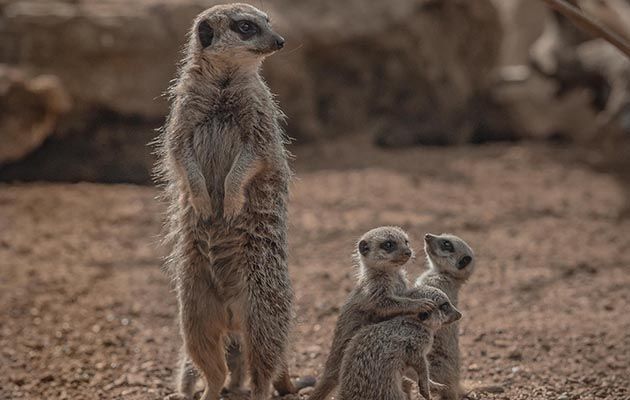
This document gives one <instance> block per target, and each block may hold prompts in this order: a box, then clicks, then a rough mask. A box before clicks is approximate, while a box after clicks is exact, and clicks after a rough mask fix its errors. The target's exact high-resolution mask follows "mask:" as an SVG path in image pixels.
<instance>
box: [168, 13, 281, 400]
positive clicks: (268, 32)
mask: <svg viewBox="0 0 630 400" xmlns="http://www.w3.org/2000/svg"><path fill="white" fill-rule="evenodd" d="M283 45H284V39H283V38H282V37H281V36H280V35H278V34H277V33H275V32H274V31H273V30H272V28H271V26H270V24H269V18H268V16H267V15H266V14H265V13H263V12H261V11H260V10H258V9H256V8H255V7H252V6H250V5H247V4H227V5H218V6H215V7H212V8H210V9H208V10H206V11H204V12H202V13H201V14H199V15H198V16H197V17H196V19H195V21H194V23H193V26H192V29H191V31H190V34H189V41H188V44H187V46H186V51H185V53H186V55H185V57H184V59H183V61H182V65H181V68H180V71H179V76H178V77H177V79H176V80H175V83H174V85H173V86H172V87H171V89H170V95H171V111H170V114H169V116H168V119H167V122H166V125H165V126H164V128H163V129H162V132H161V135H160V137H159V139H158V154H159V156H160V160H159V162H158V166H157V168H156V172H157V175H158V177H159V178H160V179H161V180H162V182H163V184H164V186H165V191H164V192H165V198H166V199H167V201H168V202H169V204H170V207H169V209H168V214H169V218H168V221H167V226H166V228H167V231H168V233H167V235H166V239H167V240H166V242H167V243H170V244H172V247H173V249H172V252H171V254H170V256H169V258H168V263H167V267H168V268H167V270H168V271H169V272H171V274H172V277H173V280H174V282H175V286H176V291H177V297H178V300H179V314H180V316H179V319H180V327H181V334H182V337H183V342H184V349H183V353H184V355H183V357H182V367H181V373H180V378H179V392H180V394H179V395H180V396H181V397H189V398H190V397H192V395H193V390H194V386H195V380H196V377H197V374H196V372H195V370H196V369H198V371H199V372H200V373H201V375H202V376H203V378H204V380H205V390H204V392H203V395H202V399H203V400H217V399H219V396H220V395H219V393H220V392H221V389H222V387H223V385H224V383H225V380H226V374H227V372H228V371H227V366H226V354H225V345H226V337H227V335H228V333H233V332H236V333H238V334H239V335H237V337H240V338H242V343H241V344H242V345H243V348H244V354H245V355H244V357H245V358H246V360H247V365H248V368H249V373H250V381H251V386H252V388H251V398H252V399H254V400H262V399H266V398H268V395H269V392H270V382H271V381H272V380H273V379H274V377H276V376H277V375H276V374H277V373H279V376H278V381H277V382H278V385H279V386H280V387H281V389H287V385H289V384H290V383H291V382H290V381H288V376H289V375H288V371H287V365H286V349H287V342H288V337H289V329H290V326H291V322H290V321H291V319H292V312H293V311H292V310H293V290H292V286H291V281H290V279H289V273H288V268H287V197H288V185H289V180H290V177H291V171H290V169H289V165H288V162H287V159H288V153H287V151H286V150H285V143H286V137H285V135H284V133H283V132H282V130H281V128H280V121H281V120H282V119H283V117H284V116H283V114H282V112H281V111H280V109H279V108H278V106H277V104H276V103H275V101H274V99H273V96H272V94H271V92H270V90H269V88H268V87H267V85H266V84H265V83H264V81H263V80H262V78H261V76H260V67H261V63H262V61H263V59H264V58H265V57H267V56H268V55H270V54H272V53H274V52H275V51H277V50H279V49H281V48H282V47H283ZM236 372H237V374H238V371H236ZM289 389H291V388H289Z"/></svg>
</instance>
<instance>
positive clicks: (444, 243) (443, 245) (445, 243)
mask: <svg viewBox="0 0 630 400" xmlns="http://www.w3.org/2000/svg"><path fill="white" fill-rule="evenodd" d="M440 249H442V250H443V251H448V252H450V253H453V252H454V251H455V248H454V247H453V243H451V241H450V240H440Z"/></svg>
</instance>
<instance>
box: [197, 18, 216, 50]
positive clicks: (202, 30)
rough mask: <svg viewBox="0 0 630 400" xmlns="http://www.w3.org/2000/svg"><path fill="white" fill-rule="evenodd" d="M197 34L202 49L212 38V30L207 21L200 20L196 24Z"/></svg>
mask: <svg viewBox="0 0 630 400" xmlns="http://www.w3.org/2000/svg"><path fill="white" fill-rule="evenodd" d="M197 34H198V35H199V43H201V47H203V48H204V49H205V48H206V47H208V46H210V45H211V44H212V39H213V38H214V30H213V29H212V27H211V26H210V24H209V23H208V21H205V20H204V21H201V22H200V23H199V25H198V26H197Z"/></svg>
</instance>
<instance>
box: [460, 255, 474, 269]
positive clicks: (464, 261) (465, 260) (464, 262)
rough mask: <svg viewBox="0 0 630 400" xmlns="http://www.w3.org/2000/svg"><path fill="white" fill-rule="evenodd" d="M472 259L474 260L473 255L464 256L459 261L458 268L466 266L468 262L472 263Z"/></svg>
mask: <svg viewBox="0 0 630 400" xmlns="http://www.w3.org/2000/svg"><path fill="white" fill-rule="evenodd" d="M471 261H472V257H471V256H464V257H462V258H461V260H459V262H458V263H457V268H459V269H462V268H465V267H466V266H467V265H468V264H470V262H471Z"/></svg>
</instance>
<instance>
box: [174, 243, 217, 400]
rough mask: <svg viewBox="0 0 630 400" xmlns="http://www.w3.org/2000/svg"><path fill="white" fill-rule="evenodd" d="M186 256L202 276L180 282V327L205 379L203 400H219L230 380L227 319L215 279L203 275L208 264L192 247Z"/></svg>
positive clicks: (186, 344) (193, 360)
mask: <svg viewBox="0 0 630 400" xmlns="http://www.w3.org/2000/svg"><path fill="white" fill-rule="evenodd" d="M189 250H190V251H189V252H188V253H186V260H185V262H186V266H187V267H188V268H189V269H195V270H197V271H198V272H199V274H192V277H191V279H186V280H185V281H180V282H178V287H179V288H182V287H185V288H186V290H179V297H180V298H179V309H180V319H181V320H180V324H181V325H180V326H181V330H182V336H183V339H184V347H185V348H186V352H187V354H188V356H189V357H190V360H191V361H192V362H193V363H194V364H195V366H196V367H197V368H198V370H199V372H200V373H201V375H202V376H203V377H204V379H205V390H204V392H203V395H202V396H201V399H202V400H218V399H219V398H220V393H221V389H222V388H223V384H224V383H225V378H226V376H227V366H226V361H225V332H226V327H227V323H226V321H227V316H226V312H225V308H224V306H223V304H222V302H221V300H220V299H219V298H218V297H217V293H216V289H215V288H214V284H213V282H212V277H210V276H208V275H207V273H206V274H204V273H203V272H201V271H205V268H206V264H207V263H208V262H209V261H208V260H207V259H206V258H205V257H203V256H202V255H201V254H200V253H199V252H198V251H197V249H196V247H192V248H191V249H189Z"/></svg>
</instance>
